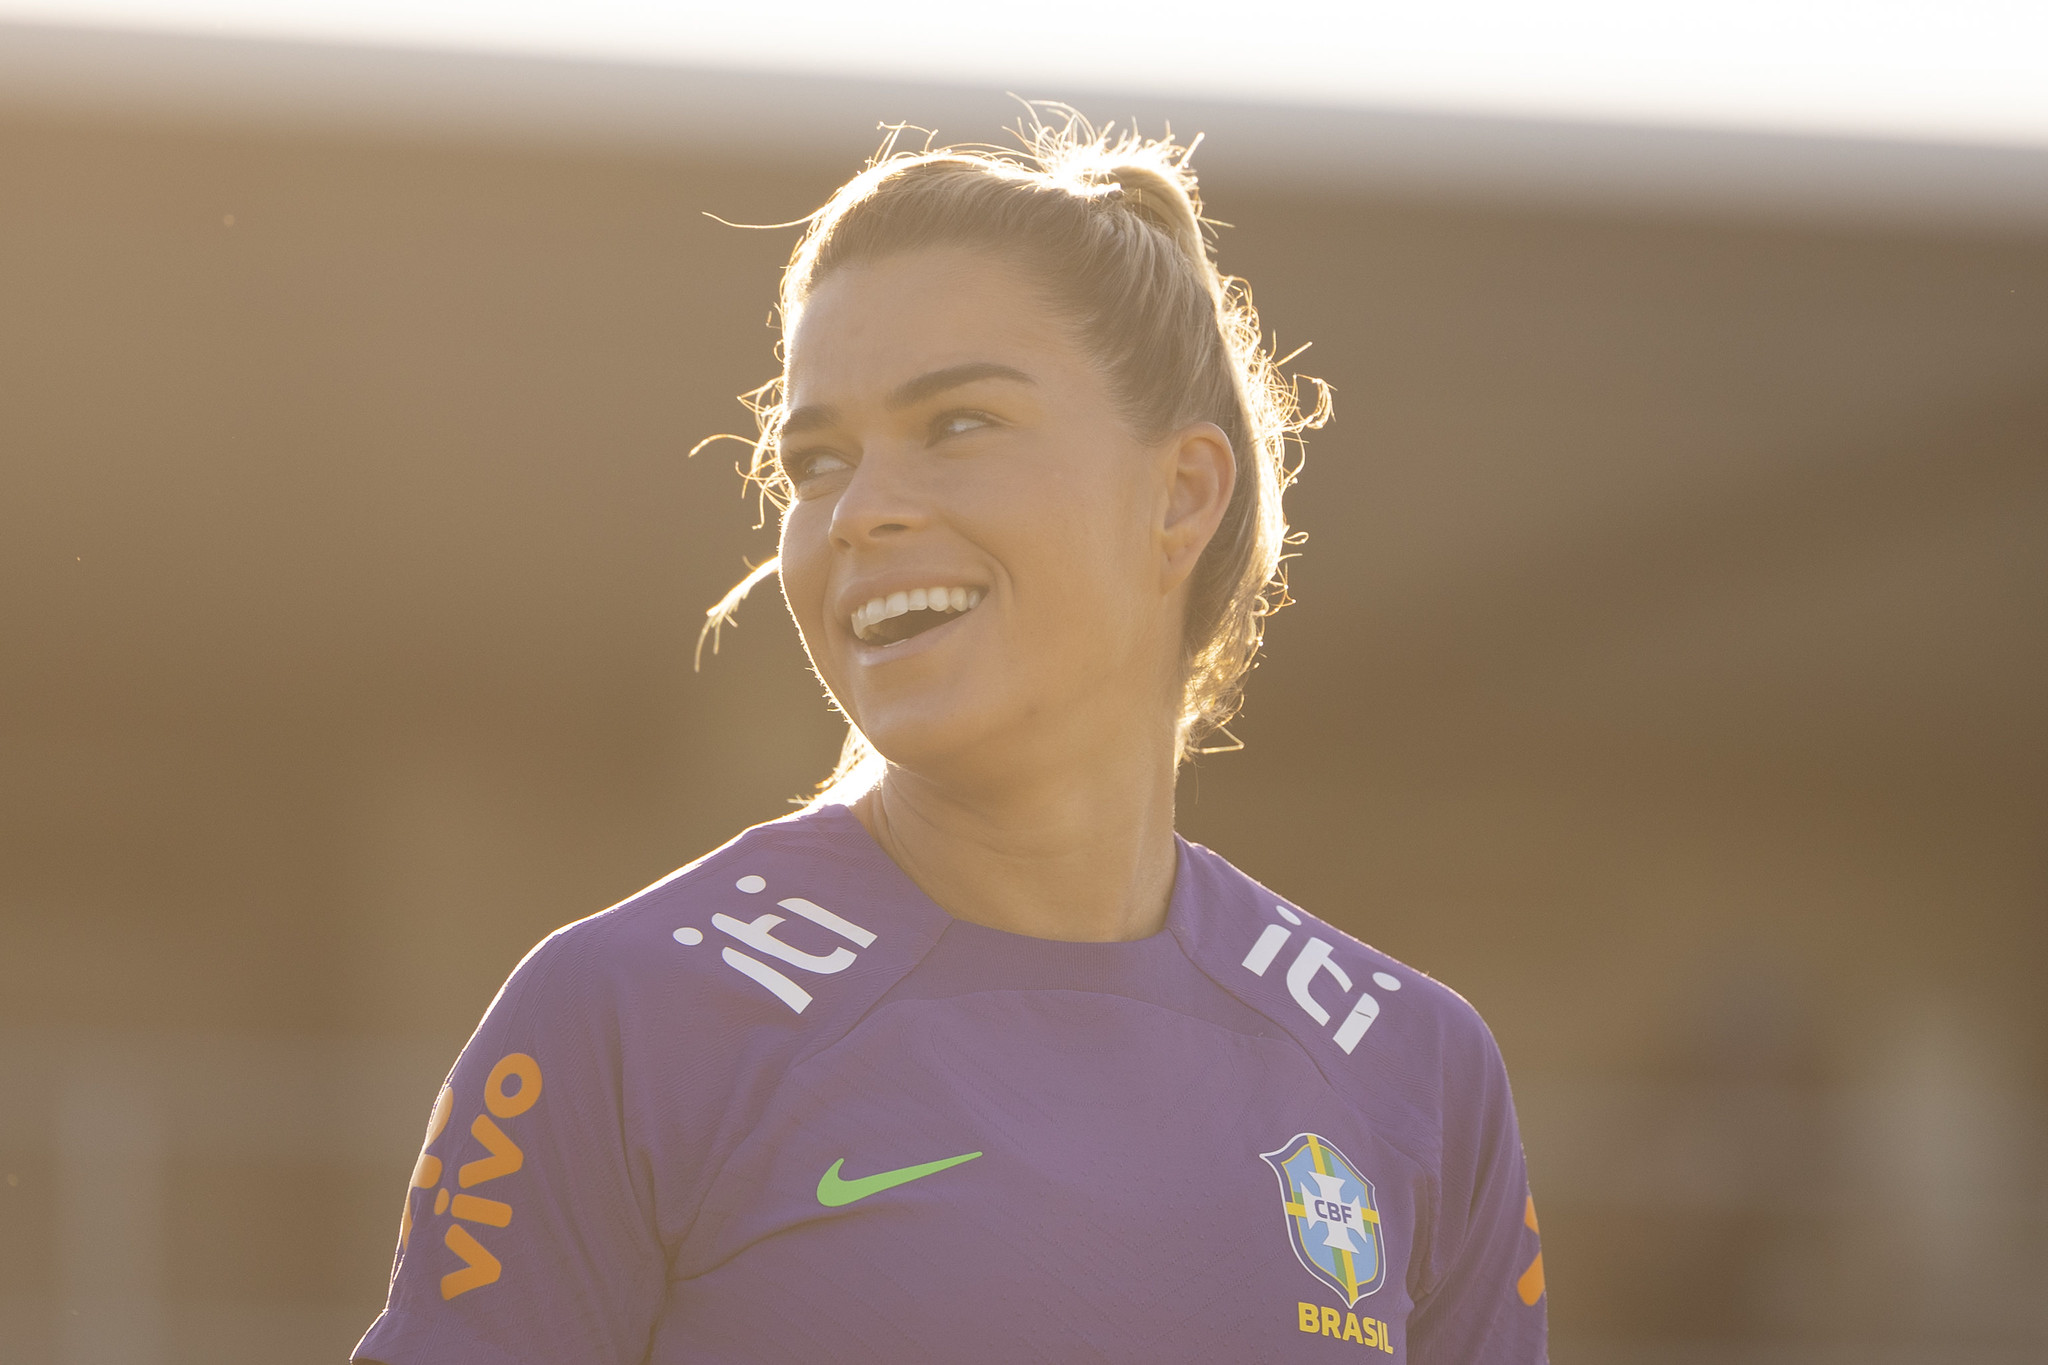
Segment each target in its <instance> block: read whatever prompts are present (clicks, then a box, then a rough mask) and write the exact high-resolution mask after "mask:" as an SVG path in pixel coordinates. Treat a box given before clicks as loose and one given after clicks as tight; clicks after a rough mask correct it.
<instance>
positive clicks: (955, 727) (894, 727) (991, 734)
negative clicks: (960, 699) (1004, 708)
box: [854, 702, 1017, 780]
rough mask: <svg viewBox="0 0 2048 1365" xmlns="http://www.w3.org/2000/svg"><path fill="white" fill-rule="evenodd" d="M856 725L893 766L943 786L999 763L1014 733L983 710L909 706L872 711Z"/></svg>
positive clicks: (939, 706)
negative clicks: (951, 779) (950, 780)
mask: <svg viewBox="0 0 2048 1365" xmlns="http://www.w3.org/2000/svg"><path fill="white" fill-rule="evenodd" d="M854 723H855V724H856V725H858V726H859V727H860V732H861V733H862V734H863V735H865V736H867V741H868V743H869V744H870V745H872V746H874V749H875V751H876V752H877V753H879V754H881V755H882V757H884V758H886V759H888V760H889V762H890V763H891V764H893V765H895V766H896V767H899V768H904V769H907V770H908V771H910V772H913V773H917V774H920V775H922V776H929V777H933V778H939V779H941V780H943V779H945V778H947V777H952V776H966V775H968V774H970V773H972V772H973V771H974V770H975V769H977V768H982V767H985V766H988V765H991V764H996V763H999V762H1001V761H1002V758H1003V754H1004V752H1005V751H1006V750H1007V749H1008V748H1009V747H1010V745H1009V743H1008V741H1010V740H1013V739H1014V738H1015V732H1016V729H1017V727H1016V726H1014V725H1005V724H1003V723H1002V721H1001V719H1000V718H999V717H997V716H995V715H992V714H990V713H989V711H988V710H987V709H986V708H983V707H976V706H961V707H949V706H944V705H938V706H933V705H931V704H930V703H927V704H925V705H918V704H917V703H913V702H904V703H899V704H897V705H894V706H888V707H880V708H875V711H874V712H871V713H867V714H863V715H861V716H858V717H856V719H855V722H854Z"/></svg>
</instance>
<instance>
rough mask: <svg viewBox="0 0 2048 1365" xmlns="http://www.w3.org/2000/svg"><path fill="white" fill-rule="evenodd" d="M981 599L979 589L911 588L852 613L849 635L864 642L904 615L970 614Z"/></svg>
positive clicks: (870, 603) (877, 599)
mask: <svg viewBox="0 0 2048 1365" xmlns="http://www.w3.org/2000/svg"><path fill="white" fill-rule="evenodd" d="M982 596H983V593H982V590H981V589H980V588H964V587H944V588H912V589H911V590H910V591H908V592H892V593H890V594H889V595H888V596H887V597H877V598H873V599H871V600H870V601H869V602H868V603H867V605H865V606H863V607H860V608H858V609H856V610H855V611H854V613H853V616H852V623H853V633H854V634H855V635H856V636H858V637H859V638H861V639H863V640H865V639H866V638H867V637H868V632H869V631H871V630H873V629H874V628H875V627H876V626H879V625H880V624H882V622H884V621H887V620H890V619H891V618H893V617H897V616H901V615H903V614H904V613H905V612H912V611H946V612H959V611H972V610H973V609H974V608H975V607H976V606H979V605H980V603H981V599H982Z"/></svg>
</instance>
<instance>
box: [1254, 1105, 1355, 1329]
mask: <svg viewBox="0 0 2048 1365" xmlns="http://www.w3.org/2000/svg"><path fill="white" fill-rule="evenodd" d="M1259 1155H1260V1156H1261V1157H1263V1158H1264V1159H1265V1162H1266V1164H1267V1165H1268V1166H1271V1167H1272V1168H1273V1174H1275V1175H1277V1176H1279V1177H1280V1202H1281V1204H1282V1206H1283V1207H1284V1208H1285V1210H1286V1213H1287V1237H1288V1240H1289V1241H1291V1242H1292V1243H1293V1244H1294V1255H1295V1257H1296V1259H1298V1260H1299V1261H1300V1262H1301V1263H1302V1265H1303V1266H1305V1267H1307V1269H1308V1273H1309V1274H1311V1275H1313V1276H1315V1277H1316V1278H1317V1279H1319V1280H1321V1281H1322V1282H1323V1283H1324V1284H1326V1285H1328V1286H1330V1288H1332V1289H1334V1290H1336V1291H1337V1292H1338V1293H1339V1294H1342V1295H1343V1296H1344V1302H1345V1305H1346V1306H1347V1307H1348V1306H1350V1305H1351V1304H1355V1303H1357V1302H1358V1301H1359V1300H1360V1299H1362V1298H1364V1297H1365V1296H1366V1295H1367V1294H1370V1293H1372V1292H1373V1291H1374V1290H1376V1289H1378V1288H1379V1287H1380V1285H1382V1284H1383V1283H1385V1282H1386V1278H1387V1256H1386V1241H1385V1239H1384V1238H1383V1237H1381V1235H1380V1211H1379V1206H1378V1204H1377V1203H1376V1202H1375V1201H1374V1199H1373V1192H1372V1182H1371V1181H1370V1180H1367V1179H1366V1178H1365V1177H1364V1176H1362V1175H1360V1174H1359V1173H1358V1168H1357V1167H1356V1166H1353V1165H1352V1164H1351V1160H1350V1158H1348V1157H1346V1156H1345V1155H1344V1154H1343V1153H1342V1152H1340V1151H1338V1150H1337V1149H1336V1147H1334V1146H1332V1145H1331V1143H1330V1140H1329V1139H1328V1138H1323V1137H1318V1136H1316V1135H1315V1134H1314V1133H1297V1134H1296V1135H1295V1136H1294V1137H1293V1138H1291V1139H1289V1140H1288V1142H1287V1143H1286V1145H1285V1146H1283V1147H1281V1148H1280V1149H1279V1150H1278V1151H1273V1152H1261V1153H1260V1154H1259Z"/></svg>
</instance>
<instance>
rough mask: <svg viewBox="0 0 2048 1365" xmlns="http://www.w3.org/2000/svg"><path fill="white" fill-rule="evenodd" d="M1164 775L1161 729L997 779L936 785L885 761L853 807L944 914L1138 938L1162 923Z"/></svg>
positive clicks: (1166, 761) (1040, 930) (1060, 934)
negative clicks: (1082, 757)
mask: <svg viewBox="0 0 2048 1365" xmlns="http://www.w3.org/2000/svg"><path fill="white" fill-rule="evenodd" d="M1020 767H1021V768H1022V769H1023V771H1022V772H1020V771H1019V769H1020ZM1173 778H1174V747H1173V736H1172V735H1171V734H1170V733H1169V734H1167V735H1166V736H1164V737H1163V741H1162V740H1161V738H1160V737H1157V736H1154V737H1150V738H1148V740H1147V741H1146V742H1143V743H1138V744H1130V743H1126V744H1122V745H1113V746H1110V749H1109V750H1108V751H1107V752H1105V751H1102V750H1100V749H1098V750H1097V751H1096V752H1094V753H1092V754H1090V755H1088V757H1087V760H1086V761H1084V762H1080V763H1072V762H1061V763H1044V764H1024V765H1016V766H1009V768H1008V771H1007V772H1006V774H1005V776H1004V778H1003V779H1002V780H1000V781H983V782H945V781H940V780H934V779H932V778H930V777H928V776H920V775H919V774H918V773H915V772H913V771H911V770H909V769H905V768H898V767H891V768H890V769H889V771H888V774H887V775H886V776H885V777H883V779H882V781H881V783H880V784H879V785H877V786H876V787H874V788H873V789H872V790H870V791H869V792H868V793H867V794H866V795H864V796H862V797H861V798H859V799H858V800H857V801H855V802H854V803H853V812H854V814H855V815H856V816H858V817H859V819H860V821H861V823H862V824H863V825H865V826H867V829H868V832H869V833H870V834H872V835H873V836H874V838H875V842H876V843H878V844H880V845H881V846H882V849H883V851H884V852H886V853H887V854H888V855H889V856H890V857H891V858H893V859H894V860H895V862H896V865H897V866H898V867H901V868H902V869H903V870H904V872H905V873H907V874H908V875H909V876H910V879H911V880H912V881H914V882H916V883H917V885H918V886H919V888H920V889H922V890H923V891H924V892H925V894H926V895H928V896H930V897H931V898H932V899H933V900H934V901H936V902H937V903H938V904H939V905H940V906H941V907H943V908H944V909H945V910H946V911H947V913H949V914H951V915H952V916H953V917H954V918H955V919H964V920H968V921H970V922H972V923H975V924H983V925H987V926H988V927H990V928H992V929H1002V930H1005V931H1007V932H1009V933H1013V934H1027V935H1029V936H1031V937H1033V938H1051V939H1068V940H1073V941H1077V942H1112V941H1120V940H1129V939H1139V938H1146V937H1149V936H1151V935H1152V934H1155V933H1158V932H1159V930H1160V929H1161V928H1162V927H1164V925H1165V923H1166V908H1167V902H1168V901H1169V900H1170V899H1171V898H1172V895H1173V874H1174V866H1175V852H1174V842H1173Z"/></svg>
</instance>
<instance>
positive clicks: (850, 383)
mask: <svg viewBox="0 0 2048 1365" xmlns="http://www.w3.org/2000/svg"><path fill="white" fill-rule="evenodd" d="M982 362H988V363H994V364H1002V365H1009V366H1011V367H1013V368H1016V369H1021V370H1025V371H1027V372H1029V373H1032V374H1034V375H1037V376H1040V377H1041V378H1043V379H1054V380H1056V379H1058V378H1060V377H1062V376H1063V374H1065V373H1069V372H1071V373H1072V374H1073V375H1076V376H1078V375H1081V374H1083V373H1085V372H1086V371H1087V370H1088V369H1089V366H1088V365H1087V362H1086V360H1085V358H1084V357H1083V356H1082V355H1081V352H1080V348H1079V346H1078V345H1077V344H1076V341H1075V338H1074V336H1073V334H1072V328H1071V327H1070V326H1069V325H1068V324H1066V323H1065V322H1064V321H1063V320H1062V319H1061V318H1059V317H1058V316H1057V315H1056V314H1055V312H1054V311H1053V309H1052V307H1051V306H1050V305H1049V304H1048V302H1047V301H1046V300H1045V298H1044V297H1043V294H1042V291H1040V290H1039V289H1037V288H1035V287H1033V286H1032V285H1031V284H1030V283H1029V282H1027V281H1026V280H1025V279H1024V278H1023V277H1022V276H1021V275H1020V274H1019V273H1018V272H1016V271H1014V270H1012V269H1010V268H1008V267H1006V266H1005V265H1004V264H1003V263H1002V262H1001V261H1000V260H998V259H997V258H995V257H994V256H991V255H989V254H987V253H984V252H976V251H967V250H960V249H938V250H929V251H914V252H904V253H901V254H898V255H892V256H886V257H884V258H882V259H881V260H878V261H869V262H862V263H860V264H857V265H850V266H843V267H841V268H840V269H838V270H835V271H833V272H832V273H831V274H830V275H828V276H826V277H825V278H824V280H822V281H821V282H820V283H819V284H818V286H817V287H816V288H815V289H814V290H812V292H811V296H810V298H809V299H808V300H807V301H806V302H805V304H804V306H803V309H802V311H801V312H800V313H799V314H798V317H797V322H796V326H795V328H794V329H793V330H792V331H791V333H790V336H789V392H788V395H787V397H788V400H789V403H790V405H791V406H792V407H800V406H803V405H805V404H809V403H827V404H833V405H843V404H849V403H855V402H858V401H860V400H861V399H862V398H863V397H865V396H874V395H879V394H881V393H885V392H888V391H890V390H893V389H894V388H895V387H897V386H898V385H900V384H901V383H903V382H904V381H905V380H908V379H913V378H915V377H917V376H919V375H923V374H929V373H931V372H933V371H935V370H943V369H947V368H950V367H952V366H955V365H963V364H974V363H982Z"/></svg>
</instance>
